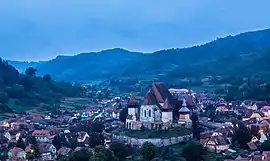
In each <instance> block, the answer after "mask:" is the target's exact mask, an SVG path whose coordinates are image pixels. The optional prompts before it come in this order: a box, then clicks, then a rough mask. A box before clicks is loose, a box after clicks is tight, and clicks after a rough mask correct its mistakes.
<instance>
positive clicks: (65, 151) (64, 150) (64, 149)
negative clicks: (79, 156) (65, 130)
mask: <svg viewBox="0 0 270 161" xmlns="http://www.w3.org/2000/svg"><path fill="white" fill-rule="evenodd" d="M71 152H72V149H71V148H67V147H62V148H60V149H59V150H58V154H61V155H69V154H70V153H71Z"/></svg>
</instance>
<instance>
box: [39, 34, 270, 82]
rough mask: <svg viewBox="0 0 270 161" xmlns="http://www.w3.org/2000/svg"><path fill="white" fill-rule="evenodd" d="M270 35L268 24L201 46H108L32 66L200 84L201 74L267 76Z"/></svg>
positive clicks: (56, 73)
mask: <svg viewBox="0 0 270 161" xmlns="http://www.w3.org/2000/svg"><path fill="white" fill-rule="evenodd" d="M269 37H270V29H266V30H261V31H255V32H247V33H243V34H239V35H236V36H228V37H225V38H218V39H217V40H214V41H212V42H210V43H206V44H203V45H200V46H194V47H189V48H182V49H168V50H161V51H157V52H154V53H152V54H142V53H134V52H129V51H126V50H123V49H110V50H105V51H101V52H98V53H82V54H78V55H76V56H58V57H57V58H56V59H53V60H51V61H48V62H44V63H42V64H41V65H38V66H37V67H36V68H37V69H38V71H39V72H40V74H47V73H49V74H51V75H52V76H53V77H56V78H57V79H62V80H93V79H108V78H113V79H115V78H123V77H130V78H132V80H135V81H134V82H136V80H137V78H153V77H158V79H163V80H166V81H169V82H174V83H176V82H179V81H177V80H179V78H184V77H192V78H196V79H192V80H190V81H189V82H188V84H192V85H200V84H201V83H202V82H201V81H200V78H202V77H205V76H209V75H211V76H229V78H230V77H232V76H249V77H251V76H255V75H258V74H259V75H260V74H264V75H265V74H267V75H268V76H269V72H268V71H269V65H268V61H267V60H269V59H268V58H269V54H268V55H267V54H263V51H264V50H265V49H267V48H269V47H270V42H269ZM116 60H117V61H116ZM179 60H180V61H179ZM182 60H184V61H182ZM97 62H98V63H97ZM228 62H230V65H228ZM104 64H106V65H104ZM138 64H139V65H138ZM88 69H95V70H90V71H89V70H88ZM86 70H88V72H85V71H86ZM67 71H68V72H67ZM78 73H82V74H78ZM197 78H198V79H197ZM217 81H220V80H217ZM119 83H120V84H121V82H112V83H111V84H112V85H117V84H119ZM134 84H135V83H134ZM121 86H122V85H121Z"/></svg>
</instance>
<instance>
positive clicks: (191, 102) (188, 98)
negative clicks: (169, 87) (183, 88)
mask: <svg viewBox="0 0 270 161" xmlns="http://www.w3.org/2000/svg"><path fill="white" fill-rule="evenodd" d="M187 106H189V107H192V106H194V101H193V98H192V96H190V95H189V96H187Z"/></svg>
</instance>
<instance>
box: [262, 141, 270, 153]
mask: <svg viewBox="0 0 270 161" xmlns="http://www.w3.org/2000/svg"><path fill="white" fill-rule="evenodd" d="M260 151H270V140H266V141H265V142H263V143H262V145H261V146H260Z"/></svg>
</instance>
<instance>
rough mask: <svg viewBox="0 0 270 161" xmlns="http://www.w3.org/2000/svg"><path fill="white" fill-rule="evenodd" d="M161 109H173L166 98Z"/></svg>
mask: <svg viewBox="0 0 270 161" xmlns="http://www.w3.org/2000/svg"><path fill="white" fill-rule="evenodd" d="M161 109H162V110H172V109H173V108H172V106H171V104H170V103H169V100H168V98H166V100H165V103H164V104H163V106H162V108H161Z"/></svg>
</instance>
